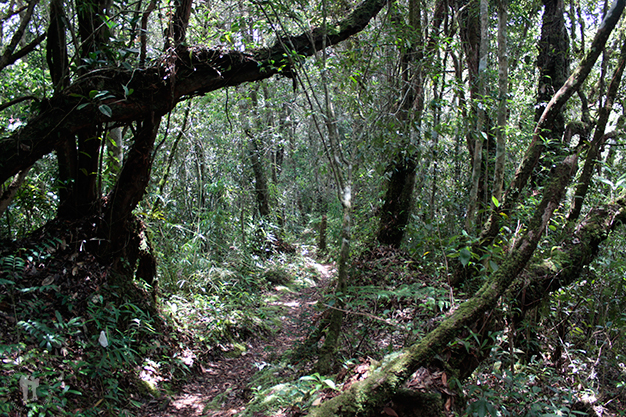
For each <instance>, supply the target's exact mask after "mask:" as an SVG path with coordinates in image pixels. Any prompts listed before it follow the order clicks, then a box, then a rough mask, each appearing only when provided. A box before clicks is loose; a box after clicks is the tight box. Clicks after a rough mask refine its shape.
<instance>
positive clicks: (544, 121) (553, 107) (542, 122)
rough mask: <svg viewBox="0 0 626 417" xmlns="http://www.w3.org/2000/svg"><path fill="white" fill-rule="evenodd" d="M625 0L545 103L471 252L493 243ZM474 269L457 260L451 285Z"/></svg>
mask: <svg viewBox="0 0 626 417" xmlns="http://www.w3.org/2000/svg"><path fill="white" fill-rule="evenodd" d="M625 4H626V0H616V1H615V2H614V3H613V5H612V6H611V9H610V10H609V11H608V13H607V15H606V18H605V19H604V21H603V22H602V24H601V25H600V28H599V29H598V32H597V33H596V36H595V38H594V39H593V42H592V44H591V47H590V48H589V51H588V52H587V54H586V55H585V57H584V58H583V60H582V61H581V62H580V64H579V65H578V68H576V71H574V72H573V73H572V75H570V77H569V78H568V79H567V81H566V82H565V84H564V85H563V86H562V87H561V88H560V89H559V91H557V92H556V94H554V96H552V98H551V99H550V102H549V103H548V104H547V105H546V107H545V109H544V111H543V114H542V115H541V117H540V119H539V121H538V122H537V126H536V127H535V131H534V133H533V137H532V140H531V143H530V145H529V146H528V148H527V150H526V154H525V155H524V158H523V159H522V162H521V164H520V165H519V167H518V168H517V170H516V171H515V176H514V177H513V181H512V182H511V184H510V185H509V188H508V189H507V191H506V193H505V194H504V196H503V201H502V202H501V204H500V207H499V209H498V210H497V211H496V210H494V211H492V213H491V215H490V217H489V220H488V221H487V222H486V223H485V225H484V227H483V230H482V232H481V233H480V236H479V239H478V240H477V241H476V243H474V244H473V245H472V246H471V252H472V253H480V252H482V251H484V248H486V247H488V246H489V245H491V244H492V242H493V241H494V239H495V238H496V237H497V236H498V234H499V232H500V228H501V222H502V221H503V219H504V218H505V217H507V216H509V214H510V213H511V212H512V210H513V209H514V208H515V206H516V205H517V202H518V200H519V197H520V195H521V193H522V191H523V189H524V188H525V186H526V184H527V183H528V180H529V179H530V177H531V175H532V173H533V171H534V168H535V166H536V165H537V162H538V161H539V158H540V157H541V155H542V153H543V152H544V149H545V147H544V145H543V141H542V139H541V134H542V132H543V131H544V128H545V127H546V126H549V124H550V123H551V121H552V120H553V119H554V118H555V117H556V116H557V115H558V114H559V113H560V111H561V109H562V108H563V106H564V105H565V103H567V101H568V100H569V98H570V97H571V96H572V95H573V94H574V93H575V92H577V91H578V89H579V88H580V86H581V85H582V83H583V82H584V81H585V80H586V79H587V76H588V75H589V73H590V72H591V69H592V68H593V66H594V64H595V62H596V60H597V59H598V57H599V56H600V54H601V53H602V51H603V50H604V46H605V44H606V41H607V40H608V38H609V36H610V34H611V32H612V31H613V28H615V25H616V24H617V22H618V21H619V18H620V17H621V15H622V12H623V10H624V6H625ZM474 273H475V271H473V270H472V268H469V267H463V266H462V265H461V264H460V263H458V264H457V265H456V267H455V269H454V272H453V276H452V278H451V280H450V283H451V284H452V285H453V286H459V285H461V284H462V283H463V282H464V281H466V280H467V279H469V278H470V277H472V276H473V274H474Z"/></svg>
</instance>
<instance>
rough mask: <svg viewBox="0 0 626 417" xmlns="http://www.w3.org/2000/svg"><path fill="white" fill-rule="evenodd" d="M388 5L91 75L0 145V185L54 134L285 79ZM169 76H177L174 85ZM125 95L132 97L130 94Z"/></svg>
mask: <svg viewBox="0 0 626 417" xmlns="http://www.w3.org/2000/svg"><path fill="white" fill-rule="evenodd" d="M387 2H388V0H364V1H363V2H362V3H361V4H359V5H358V6H357V7H356V8H355V9H354V10H353V12H352V13H351V14H350V15H349V16H348V17H346V18H345V19H344V20H342V21H341V22H339V23H338V24H336V25H334V26H333V27H332V28H330V29H326V30H323V29H321V28H316V29H313V31H312V32H310V33H304V34H301V35H298V36H292V37H287V38H284V39H280V40H278V41H277V42H276V43H275V44H274V45H273V46H271V47H269V48H261V49H255V50H252V51H250V52H248V53H243V52H238V51H228V52H226V51H222V50H216V49H209V48H205V47H201V46H198V47H183V46H181V47H178V48H176V49H175V50H174V51H173V52H172V53H171V55H169V56H166V57H163V59H162V60H161V61H160V62H159V63H158V64H156V65H155V66H153V67H150V68H147V69H145V70H144V69H140V68H137V69H134V70H131V71H128V70H122V69H119V68H117V69H104V70H94V71H92V72H90V73H89V74H86V75H85V76H84V77H81V79H79V80H78V81H76V82H75V83H74V84H72V85H71V86H69V87H68V88H67V89H66V90H65V91H63V92H62V93H60V94H59V95H58V96H55V97H53V98H52V99H50V100H48V101H47V102H45V103H44V105H43V106H42V110H41V112H40V114H39V115H38V116H36V117H35V118H33V119H32V120H31V121H29V123H28V124H27V125H26V126H25V127H24V128H23V129H21V130H20V131H19V132H16V133H15V134H13V135H12V136H10V137H8V138H5V139H0V154H2V155H4V160H3V161H2V162H0V182H1V181H5V180H6V179H7V178H9V177H10V176H12V175H14V174H15V173H17V172H18V171H20V170H21V169H23V168H24V167H26V166H29V165H32V164H33V163H34V162H36V161H37V160H38V159H40V158H41V157H43V156H44V155H46V154H48V153H50V152H52V150H53V149H54V147H55V145H56V144H57V143H58V142H59V141H60V140H61V138H60V136H59V133H58V132H59V131H60V130H62V129H64V130H66V131H69V132H70V133H74V132H77V131H79V130H81V129H82V128H85V127H86V126H89V125H93V124H94V123H104V122H107V123H108V122H124V123H127V122H130V121H135V120H143V119H145V118H146V117H147V116H148V115H150V114H152V113H154V114H155V115H157V116H162V115H164V114H166V113H168V112H169V111H171V110H172V108H173V107H174V106H175V105H176V103H177V102H179V101H180V100H182V99H184V98H186V97H189V96H195V95H201V94H205V93H208V92H210V91H215V90H218V89H221V88H224V87H228V86H236V85H239V84H242V83H245V82H251V81H260V80H263V79H266V78H269V77H272V76H274V75H276V74H283V75H285V76H291V69H290V62H291V60H292V58H293V57H294V55H295V56H303V57H305V56H311V55H313V54H314V53H315V51H317V50H319V49H320V48H321V47H322V45H323V44H324V33H329V34H328V35H327V36H326V41H325V45H326V46H331V45H334V44H337V43H339V42H342V41H344V40H346V39H348V38H349V37H350V36H352V35H354V34H356V33H358V32H359V31H361V30H363V29H364V28H365V27H366V26H367V25H368V23H369V22H370V20H371V19H372V18H373V17H374V16H376V14H377V13H378V12H379V11H380V10H381V9H382V7H383V6H384V5H385V4H386V3H387ZM285 46H288V49H287V48H286V47H285ZM172 74H176V77H175V79H174V77H172ZM131 89H132V90H134V92H133V94H132V95H129V94H128V91H130V90H131ZM92 90H97V91H103V90H108V91H109V92H110V93H111V94H113V95H114V96H115V98H111V99H107V100H105V101H103V102H100V101H90V100H89V99H88V97H89V92H90V91H92ZM81 104H87V106H81ZM102 105H106V106H108V109H110V110H111V111H110V113H109V112H108V111H105V112H103V111H101V109H102V107H100V106H102ZM79 107H80V109H79ZM108 109H107V110H108ZM105 113H106V114H105ZM109 114H110V116H109Z"/></svg>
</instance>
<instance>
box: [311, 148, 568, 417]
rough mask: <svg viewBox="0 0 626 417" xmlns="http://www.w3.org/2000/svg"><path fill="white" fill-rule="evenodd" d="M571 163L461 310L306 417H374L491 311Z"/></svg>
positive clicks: (524, 258)
mask: <svg viewBox="0 0 626 417" xmlns="http://www.w3.org/2000/svg"><path fill="white" fill-rule="evenodd" d="M576 162H577V155H572V156H570V157H568V158H566V159H565V160H564V161H563V162H562V163H561V164H559V166H558V167H557V168H556V169H555V172H554V174H553V179H552V182H551V184H550V185H548V186H546V187H545V189H544V194H543V198H542V201H541V202H540V203H539V205H538V206H537V209H536V210H535V213H534V215H533V217H532V219H531V220H530V221H529V223H528V229H527V231H526V233H525V234H524V236H523V237H522V238H521V239H520V240H519V242H518V243H517V245H516V246H515V248H514V249H513V250H512V251H511V252H510V254H509V256H508V257H507V259H506V260H505V261H504V262H503V264H502V265H501V266H500V268H499V269H498V270H497V271H496V272H494V273H493V274H492V275H491V276H490V278H489V280H488V281H487V282H486V283H485V285H484V286H483V287H482V288H481V289H480V290H479V291H478V292H477V293H476V294H475V295H474V296H473V297H472V298H471V299H469V300H468V301H466V302H464V303H463V304H461V305H460V306H459V308H458V309H457V310H455V311H454V313H452V314H451V315H450V316H449V317H448V318H447V319H445V320H444V321H443V322H442V323H441V324H440V325H439V326H438V327H437V328H436V329H435V330H433V331H432V332H430V333H429V334H427V335H426V336H425V337H424V338H423V339H422V340H421V341H420V342H418V343H416V344H414V345H412V346H410V347H408V348H406V349H405V350H403V351H401V352H398V353H394V354H392V355H389V356H388V357H386V358H385V359H383V362H382V365H381V366H380V367H379V368H378V369H376V370H374V371H373V372H372V374H371V375H370V376H369V377H368V378H366V379H365V380H363V381H361V382H357V383H355V384H353V385H352V386H351V387H350V389H348V390H347V391H345V392H344V393H343V394H341V395H340V396H338V397H335V398H333V399H331V400H329V401H327V402H325V403H323V404H322V405H321V406H320V407H318V408H315V409H313V410H312V412H311V413H310V415H311V416H363V415H373V412H374V410H376V409H377V408H379V407H381V406H382V405H384V403H385V402H386V401H388V400H389V399H390V398H391V397H392V396H393V395H394V393H396V392H397V391H398V390H399V389H400V388H401V387H402V386H403V384H404V383H405V382H406V381H407V380H408V378H409V377H410V376H411V374H413V373H414V372H415V371H416V370H417V369H418V368H420V367H422V366H428V364H429V362H430V361H431V360H433V359H434V358H435V357H436V356H437V355H438V354H439V353H440V352H442V351H444V350H445V349H446V348H447V346H448V344H449V343H450V342H452V341H453V340H454V339H455V338H456V337H457V336H458V335H460V334H461V333H462V332H463V330H464V329H465V327H467V326H472V325H473V324H474V323H476V322H477V321H480V320H482V318H483V317H484V314H485V312H487V311H488V310H490V309H492V308H493V307H494V306H495V305H496V303H497V301H498V300H499V299H500V297H501V296H502V295H504V294H505V292H506V291H507V290H508V288H509V286H510V285H511V284H512V283H513V281H514V280H515V279H516V278H517V277H518V276H519V275H520V273H521V272H522V271H523V270H524V268H525V266H526V264H527V263H528V261H529V260H530V259H531V257H532V255H533V253H534V251H535V249H536V248H537V245H538V243H539V241H540V240H541V237H542V235H543V231H544V230H545V229H546V227H547V225H548V222H549V221H550V219H551V217H552V214H553V212H554V210H556V209H557V208H558V206H559V203H560V201H561V199H562V198H563V195H564V193H565V190H566V187H567V185H568V184H569V182H570V179H571V177H572V175H573V173H574V170H575V168H576Z"/></svg>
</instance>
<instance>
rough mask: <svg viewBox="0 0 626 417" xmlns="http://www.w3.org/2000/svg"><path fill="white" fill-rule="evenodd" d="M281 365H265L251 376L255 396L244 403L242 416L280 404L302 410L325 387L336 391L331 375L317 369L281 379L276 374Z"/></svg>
mask: <svg viewBox="0 0 626 417" xmlns="http://www.w3.org/2000/svg"><path fill="white" fill-rule="evenodd" d="M279 371H280V368H278V367H276V366H273V365H267V366H264V367H263V368H262V369H261V370H260V371H259V372H257V374H256V375H255V376H254V379H253V381H252V382H251V383H250V385H251V387H252V390H253V392H254V398H253V399H252V401H251V402H250V403H249V404H248V406H247V407H246V411H245V412H244V414H243V415H244V416H253V415H256V413H259V412H262V413H266V414H267V413H272V412H276V411H277V410H279V409H281V408H286V407H291V409H295V410H301V411H302V412H305V411H306V410H307V409H308V408H309V407H311V405H312V404H313V403H314V402H315V401H316V399H317V398H318V397H319V396H320V394H322V393H323V392H324V391H336V390H337V386H336V384H335V382H334V381H333V380H332V379H331V378H326V377H324V376H322V375H320V374H318V373H314V374H311V375H305V376H302V377H300V378H299V379H298V380H296V381H291V382H280V383H278V382H279V381H280V380H279V379H278V378H277V375H279Z"/></svg>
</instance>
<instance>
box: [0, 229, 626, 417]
mask: <svg viewBox="0 0 626 417" xmlns="http://www.w3.org/2000/svg"><path fill="white" fill-rule="evenodd" d="M87 228H89V224H86V223H79V224H66V223H56V224H54V223H53V224H51V225H50V226H48V227H47V228H46V229H42V230H40V231H38V232H36V233H35V234H33V235H32V236H31V237H29V238H28V239H25V240H22V241H19V242H17V243H15V244H13V245H10V246H6V247H4V248H3V250H2V253H1V257H0V259H1V261H0V268H1V271H2V277H1V281H0V286H1V287H0V288H1V292H0V333H1V334H0V337H1V340H2V342H1V343H0V355H1V356H2V364H1V369H0V382H1V384H0V387H1V388H0V407H1V408H0V414H3V415H11V416H17V415H70V416H90V415H94V416H95V415H128V416H132V415H136V416H142V415H150V416H162V417H165V416H213V417H217V416H233V415H242V416H290V417H292V416H300V415H305V414H306V412H307V410H308V409H310V408H311V407H315V406H316V405H317V404H319V403H321V402H322V401H324V400H325V399H328V398H331V397H333V396H335V395H338V393H340V392H341V391H342V390H345V389H347V388H348V387H350V386H351V385H352V384H353V383H354V382H356V381H359V380H362V379H364V378H366V377H367V376H368V375H369V374H370V373H371V371H372V369H374V368H376V367H378V366H380V363H381V361H382V360H383V358H384V355H385V354H389V353H392V352H395V351H397V350H398V349H401V348H402V347H403V346H406V345H407V344H410V343H412V342H413V341H415V340H417V339H419V338H421V337H422V336H423V335H424V334H426V333H427V332H428V331H430V330H431V329H432V328H433V327H435V326H436V324H437V323H438V321H439V320H441V319H442V318H443V317H445V316H446V315H447V314H449V313H450V312H451V311H453V310H454V308H455V306H457V305H458V304H459V303H460V302H461V301H462V298H458V297H462V294H461V295H458V294H457V295H454V294H453V293H452V292H451V291H450V289H449V287H448V285H447V284H446V283H445V282H442V281H441V280H440V279H437V278H436V277H437V273H436V271H432V270H429V268H428V264H427V263H424V262H421V261H419V260H418V259H417V258H415V257H413V256H410V255H409V254H407V253H405V252H402V251H399V250H395V249H390V248H387V247H376V248H369V249H364V250H362V252H361V253H360V254H359V255H358V256H356V257H355V258H354V259H353V262H352V264H351V270H350V277H351V282H350V284H351V285H350V286H349V288H348V290H347V291H346V293H345V294H341V295H340V296H341V297H344V299H343V309H344V310H345V313H346V320H345V322H344V325H343V330H342V338H341V343H340V346H339V349H338V351H337V352H336V356H337V363H338V367H337V369H335V373H334V374H333V375H331V376H325V375H320V374H319V373H317V372H316V370H315V368H314V364H315V358H316V354H317V349H318V348H319V346H320V344H321V341H322V340H323V337H322V338H318V339H315V340H313V342H311V335H312V334H315V329H317V328H318V327H319V326H320V324H321V323H322V322H323V319H324V315H325V314H328V313H327V312H328V310H329V309H332V308H334V307H333V300H336V297H335V298H333V297H331V296H330V295H329V294H328V290H327V289H328V288H332V286H330V285H329V284H330V283H331V282H332V276H333V273H334V269H333V265H332V264H320V263H318V262H315V261H314V260H312V259H311V258H310V257H309V256H308V253H309V252H312V251H311V250H310V248H308V247H306V246H299V247H298V251H297V253H294V254H289V255H283V254H280V253H278V252H277V253H275V254H273V255H272V256H269V257H259V256H249V257H246V256H244V255H242V254H238V255H236V256H234V257H232V258H231V259H229V260H228V261H227V262H224V263H221V264H215V263H209V262H207V263H196V264H195V266H194V267H193V268H191V267H189V268H188V269H187V270H186V272H187V273H186V274H184V275H181V274H178V273H174V274H173V275H172V277H176V280H170V281H164V282H162V283H161V285H162V286H163V287H162V289H161V292H159V293H156V292H155V291H154V289H153V288H151V287H150V286H148V285H147V284H146V283H144V282H142V281H139V280H136V281H134V282H133V283H132V285H129V286H127V287H125V288H120V287H116V286H115V285H113V284H111V282H115V280H113V279H112V277H110V276H109V275H108V274H110V271H109V270H108V269H107V268H105V267H103V266H102V265H100V264H99V263H98V262H97V261H96V260H95V258H94V257H93V256H91V255H90V254H89V251H88V250H87V249H86V248H87V246H86V244H85V242H84V240H83V239H81V233H82V230H84V229H87ZM49 236H55V237H54V238H50V237H49ZM303 253H304V254H305V255H303ZM233 260H236V262H234V261H233ZM166 266H167V265H166ZM602 267H603V266H602V265H599V266H598V268H602ZM606 267H608V268H615V265H606ZM190 270H193V273H188V272H189V271H190ZM598 272H602V271H598ZM122 292H124V294H125V297H121V296H120V294H121V293H122ZM129 295H130V296H129ZM596 296H600V295H597V294H596ZM611 296H615V294H612V295H611ZM595 301H597V300H595V299H592V298H591V291H590V288H583V287H581V288H573V289H570V290H569V291H567V292H563V293H562V294H557V296H556V297H555V299H554V301H553V303H555V304H554V305H552V306H546V307H543V308H552V309H554V313H553V314H549V315H547V319H546V320H547V321H546V322H542V323H534V324H533V323H527V324H526V325H527V326H528V327H527V328H525V330H524V331H525V332H527V334H529V335H531V334H533V326H543V327H551V328H554V329H557V328H558V326H559V324H561V323H562V322H563V318H564V316H563V315H564V314H566V313H567V311H568V309H569V310H576V311H577V312H578V313H576V314H570V315H568V316H567V318H568V320H572V321H575V322H576V323H577V324H578V325H577V326H575V327H573V330H572V331H571V332H569V333H567V332H566V333H563V332H561V333H559V332H558V331H557V332H545V333H542V334H541V335H540V336H538V337H536V338H535V339H534V343H536V344H537V351H538V352H540V354H538V355H535V356H532V357H530V356H529V355H527V354H526V352H525V351H524V350H521V349H519V347H516V348H512V345H511V343H509V340H510V339H509V338H510V337H512V335H511V333H510V332H500V333H495V334H493V335H492V338H491V339H490V343H491V344H490V346H487V347H486V348H487V349H488V351H489V352H490V353H489V355H490V357H489V359H488V360H486V361H484V362H483V364H482V365H481V366H480V367H479V368H478V369H477V370H476V371H475V372H474V374H473V375H472V376H471V377H470V379H469V380H467V381H459V380H458V379H456V378H455V376H454V375H452V374H448V373H447V372H445V371H443V372H442V371H440V370H434V369H425V368H421V369H420V370H418V372H416V373H415V374H414V375H413V376H412V377H411V378H410V379H409V381H408V383H407V385H406V388H407V390H408V391H407V392H405V393H404V394H402V395H399V396H397V397H396V398H393V399H392V400H390V401H389V402H388V403H386V404H385V405H384V407H383V408H382V409H381V410H379V411H380V413H381V415H389V416H395V415H398V416H410V415H416V414H414V413H415V410H416V409H420V410H421V411H420V413H421V414H420V415H439V414H436V413H439V412H440V411H441V410H444V412H445V414H446V415H449V416H453V415H470V416H488V415H490V416H517V415H524V416H552V415H570V416H576V415H594V413H595V415H603V416H619V415H624V404H625V393H624V385H623V383H621V384H620V381H621V380H622V379H623V375H624V372H623V370H620V369H621V368H620V363H621V361H622V359H623V353H620V350H619V346H621V336H620V334H619V332H617V333H616V329H618V328H619V326H620V324H619V323H617V324H611V323H606V322H602V321H601V320H599V319H598V320H597V324H596V327H595V329H592V330H587V328H586V327H585V326H582V323H585V322H586V321H588V318H587V317H586V316H585V315H584V314H583V313H584V311H585V310H584V309H581V308H580V306H581V305H582V304H584V303H593V302H595ZM557 306H560V308H559V309H557V308H556V307H557ZM590 309H591V307H590ZM606 314H607V315H609V316H610V317H613V316H612V315H611V314H613V315H615V314H617V316H616V317H618V316H619V312H612V313H611V312H610V311H609V310H607V312H606ZM503 317H506V314H503ZM600 323H604V324H603V327H598V326H600ZM576 329H578V330H576ZM585 332H589V333H588V335H589V337H591V339H589V338H586V337H587V336H585V334H586V333H585ZM555 337H560V338H561V339H562V342H563V343H562V344H561V345H560V346H562V348H561V350H556V349H555V347H556V346H557V340H555ZM472 338H473V335H472V333H471V332H468V333H467V335H466V339H459V340H457V342H456V343H458V344H460V345H462V346H465V347H466V348H467V349H468V350H471V351H473V350H472V349H475V346H474V342H475V341H474V340H473V339H472ZM528 339H529V340H530V339H532V338H528ZM589 340H595V342H594V343H591V344H590V343H589ZM594 346H595V348H594ZM615 348H618V349H615ZM603 350H604V351H605V352H607V351H608V352H610V353H604V354H603V353H602V351H603ZM621 366H623V365H621ZM22 378H26V380H27V381H30V382H32V381H34V380H38V382H39V386H38V387H37V388H36V393H37V396H38V399H37V400H36V401H34V400H33V398H32V392H29V393H28V395H27V401H24V398H23V393H22V391H21V390H20V379H22ZM407 393H410V395H409V394H407ZM403 395H404V397H403ZM433 395H436V397H433ZM437 395H438V397H437ZM433 399H434V400H433ZM433 401H434V402H433ZM416 404H423V406H422V405H419V406H417V405H416ZM426 404H436V405H437V408H438V410H439V411H432V412H431V411H429V409H428V407H427V406H426ZM429 413H432V414H429Z"/></svg>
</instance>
